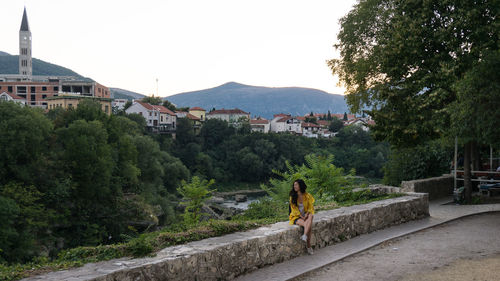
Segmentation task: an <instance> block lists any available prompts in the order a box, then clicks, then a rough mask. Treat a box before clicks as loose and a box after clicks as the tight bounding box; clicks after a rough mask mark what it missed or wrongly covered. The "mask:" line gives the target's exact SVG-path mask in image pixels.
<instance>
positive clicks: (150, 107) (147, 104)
mask: <svg viewBox="0 0 500 281" xmlns="http://www.w3.org/2000/svg"><path fill="white" fill-rule="evenodd" d="M135 102H136V103H138V104H140V105H142V106H143V107H144V108H146V109H147V110H153V106H152V105H150V104H149V103H145V102H142V101H135Z"/></svg>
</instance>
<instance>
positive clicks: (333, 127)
mask: <svg viewBox="0 0 500 281" xmlns="http://www.w3.org/2000/svg"><path fill="white" fill-rule="evenodd" d="M331 119H332V122H330V125H329V126H328V130H330V132H338V131H340V129H342V128H343V127H344V122H342V120H340V119H339V118H337V117H335V116H333V117H332V118H331Z"/></svg>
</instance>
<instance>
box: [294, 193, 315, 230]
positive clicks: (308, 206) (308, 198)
mask: <svg viewBox="0 0 500 281" xmlns="http://www.w3.org/2000/svg"><path fill="white" fill-rule="evenodd" d="M302 200H303V202H302V204H304V212H306V213H310V214H311V215H314V197H312V195H311V194H309V193H308V192H306V193H304V195H302ZM290 209H291V211H290V216H289V218H290V222H289V224H293V223H294V222H295V220H296V219H298V218H300V211H299V206H297V205H294V204H293V203H292V197H290Z"/></svg>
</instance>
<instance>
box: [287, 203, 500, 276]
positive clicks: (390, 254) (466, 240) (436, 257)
mask: <svg viewBox="0 0 500 281" xmlns="http://www.w3.org/2000/svg"><path fill="white" fill-rule="evenodd" d="M295 280H319V281H321V280H324V281H326V280H339V281H348V280H349V281H351V280H352V281H363V280H387V281H391V280H404V281H414V280H415V281H416V280H419V281H423V280H453V281H461V280H463V281H471V280H482V281H483V280H499V281H500V213H488V214H481V215H474V216H470V217H466V218H463V219H459V220H455V221H452V222H449V223H446V224H443V225H440V226H436V227H433V228H431V229H427V230H423V231H420V232H417V233H414V234H410V235H407V236H404V237H401V238H398V239H395V240H392V241H388V242H386V243H384V244H381V245H379V246H377V247H375V248H372V249H370V250H367V251H365V252H362V253H359V254H356V255H353V256H351V257H348V258H346V259H344V260H341V261H339V262H336V263H333V264H331V265H328V266H325V267H323V268H320V269H318V270H316V271H314V272H310V273H308V274H306V275H303V276H299V277H297V278H296V279H295Z"/></svg>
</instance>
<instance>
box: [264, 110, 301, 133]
mask: <svg viewBox="0 0 500 281" xmlns="http://www.w3.org/2000/svg"><path fill="white" fill-rule="evenodd" d="M301 123H302V122H301V121H300V120H299V119H297V118H295V117H292V116H291V115H290V114H283V113H281V114H275V115H274V118H273V120H271V132H274V133H284V132H290V133H292V134H299V135H300V134H302V126H301Z"/></svg>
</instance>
